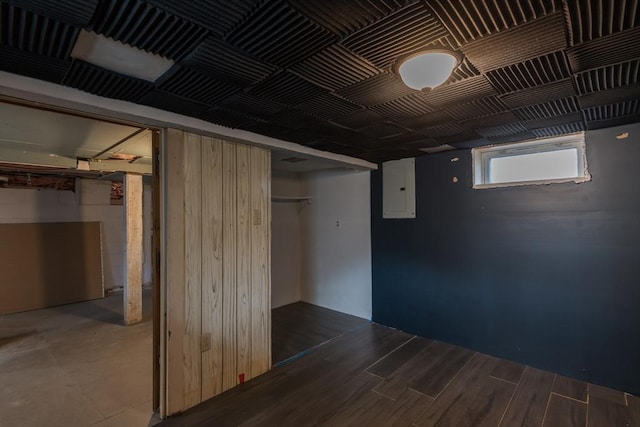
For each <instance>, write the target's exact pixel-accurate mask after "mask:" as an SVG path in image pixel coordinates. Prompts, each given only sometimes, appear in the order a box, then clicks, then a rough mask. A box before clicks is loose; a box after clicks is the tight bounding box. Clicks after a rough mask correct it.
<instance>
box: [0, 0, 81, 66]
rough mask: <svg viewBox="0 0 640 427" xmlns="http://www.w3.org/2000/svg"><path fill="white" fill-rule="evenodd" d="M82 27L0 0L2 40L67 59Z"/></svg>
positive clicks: (22, 48) (31, 51)
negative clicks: (0, 0)
mask: <svg viewBox="0 0 640 427" xmlns="http://www.w3.org/2000/svg"><path fill="white" fill-rule="evenodd" d="M79 32H80V29H79V28H78V27H74V26H72V25H68V24H64V23H62V22H60V21H56V20H53V19H50V18H47V17H44V16H42V15H38V14H35V13H33V12H31V11H29V10H27V9H22V8H20V7H16V6H12V5H10V4H8V3H3V2H0V41H1V42H2V44H3V45H4V46H8V47H12V48H15V49H20V50H22V51H25V52H30V53H35V54H37V55H45V56H50V57H52V58H58V59H67V58H68V57H69V54H70V53H71V50H72V49H73V44H74V43H75V41H76V38H77V37H78V33H79Z"/></svg>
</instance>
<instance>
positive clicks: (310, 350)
mask: <svg viewBox="0 0 640 427" xmlns="http://www.w3.org/2000/svg"><path fill="white" fill-rule="evenodd" d="M370 324H372V322H369V323H365V324H364V325H361V326H357V327H355V328H353V329H348V330H346V331H344V332H342V333H341V334H339V335H336V336H335V337H333V338H329V339H328V340H326V341H323V342H321V343H320V344H316V345H314V346H313V347H311V348H308V349H306V350H303V351H301V352H300V353H297V354H294V355H293V356H291V357H289V358H287V359H284V360H281V361H280V362H278V363H274V364H273V365H271V368H272V369H273V368H280V367H282V366H286V365H288V364H289V363H292V362H295V361H296V360H298V359H300V358H301V357H304V356H306V355H307V354H311V353H313V352H315V351H316V350H318V349H319V348H320V347H322V346H323V345H325V344H328V343H330V342H331V341H333V340H335V339H337V338H340V337H341V336H343V335H345V334H348V333H349V332H354V331H357V330H358V329H362V328H364V327H366V326H369V325H370ZM372 375H373V374H372Z"/></svg>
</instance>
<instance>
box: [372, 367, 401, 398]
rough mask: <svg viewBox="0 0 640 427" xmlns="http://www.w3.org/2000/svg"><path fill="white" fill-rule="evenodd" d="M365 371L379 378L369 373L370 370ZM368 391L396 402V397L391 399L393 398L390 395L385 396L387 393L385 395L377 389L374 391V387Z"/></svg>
mask: <svg viewBox="0 0 640 427" xmlns="http://www.w3.org/2000/svg"><path fill="white" fill-rule="evenodd" d="M367 373H368V374H370V375H373V376H374V377H376V378H380V377H379V376H377V375H374V374H371V373H370V372H367ZM369 391H371V392H373V393H375V394H377V395H378V396H382V397H384V398H385V399H388V400H390V401H392V402H396V401H397V399H393V398H391V397H389V396H387V395H385V394H382V393H380V392H379V391H376V390H374V389H371V390H369Z"/></svg>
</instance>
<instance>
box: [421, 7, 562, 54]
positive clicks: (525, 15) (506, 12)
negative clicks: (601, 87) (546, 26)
mask: <svg viewBox="0 0 640 427" xmlns="http://www.w3.org/2000/svg"><path fill="white" fill-rule="evenodd" d="M561 4H562V3H561V2H560V1H559V0H527V1H514V0H493V1H490V2H487V1H486V0H453V1H452V0H433V1H430V2H429V6H430V7H431V8H432V9H433V11H434V12H435V14H436V15H437V16H438V18H440V20H441V21H442V23H443V24H444V26H445V27H446V28H447V30H449V32H450V33H451V34H452V35H453V37H454V38H455V40H456V41H457V43H458V45H463V44H466V43H469V42H471V41H473V40H476V39H479V38H481V37H485V36H489V35H491V34H495V33H498V32H500V31H504V30H507V29H509V28H513V27H515V26H516V25H519V24H523V23H525V22H529V21H532V20H534V19H537V18H540V17H542V16H545V15H549V14H551V13H553V12H556V11H558V10H561Z"/></svg>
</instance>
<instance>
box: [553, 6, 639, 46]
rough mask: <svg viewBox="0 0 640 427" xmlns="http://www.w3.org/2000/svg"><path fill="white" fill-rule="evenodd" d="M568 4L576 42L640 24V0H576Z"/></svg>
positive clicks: (573, 43) (571, 29)
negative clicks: (639, 7) (639, 4)
mask: <svg viewBox="0 0 640 427" xmlns="http://www.w3.org/2000/svg"><path fill="white" fill-rule="evenodd" d="M565 7H566V8H567V17H568V19H569V24H570V25H569V29H570V33H569V34H570V36H571V42H572V45H578V44H581V43H584V42H587V41H590V40H595V39H598V38H600V37H603V36H607V35H610V34H613V33H617V32H620V31H624V30H628V29H629V28H633V27H636V26H638V25H640V11H638V0H606V1H602V0H575V1H568V2H566V6H565Z"/></svg>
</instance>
